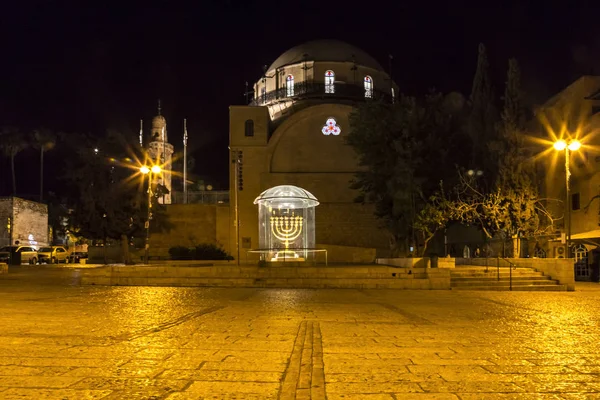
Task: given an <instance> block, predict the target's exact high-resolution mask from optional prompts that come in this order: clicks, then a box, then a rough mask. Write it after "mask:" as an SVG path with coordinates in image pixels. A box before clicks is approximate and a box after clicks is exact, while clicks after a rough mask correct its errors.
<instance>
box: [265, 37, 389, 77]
mask: <svg viewBox="0 0 600 400" xmlns="http://www.w3.org/2000/svg"><path fill="white" fill-rule="evenodd" d="M305 54H306V61H341V62H345V61H347V62H353V61H354V62H355V63H356V64H358V65H362V66H365V67H370V68H374V69H377V70H379V71H383V68H382V67H381V65H380V64H379V63H378V62H377V61H375V59H374V58H373V57H371V56H370V55H368V54H367V53H365V52H364V51H362V50H361V49H359V48H358V47H355V46H352V45H350V44H348V43H345V42H342V41H340V40H313V41H311V42H306V43H303V44H301V45H299V46H296V47H292V48H291V49H289V50H288V51H286V52H285V53H283V54H282V55H280V56H279V58H277V60H275V62H274V63H273V64H271V66H270V67H269V69H268V71H271V70H273V69H275V68H279V67H282V66H284V65H288V64H295V63H299V62H302V61H304V55H305Z"/></svg>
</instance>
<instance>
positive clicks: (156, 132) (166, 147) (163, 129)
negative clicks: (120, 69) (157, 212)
mask: <svg viewBox="0 0 600 400" xmlns="http://www.w3.org/2000/svg"><path fill="white" fill-rule="evenodd" d="M173 150H174V149H173V145H172V144H170V143H169V140H168V136H167V120H166V119H165V117H164V116H162V115H161V109H160V102H159V105H158V115H157V116H156V117H154V118H153V119H152V130H151V133H150V139H149V142H148V144H147V151H148V157H149V158H150V160H151V161H152V162H153V163H155V164H158V165H160V166H161V167H162V169H163V171H162V172H161V173H160V174H157V175H153V178H154V180H155V181H154V184H160V185H163V186H164V187H165V188H166V189H167V190H168V193H166V194H164V195H162V196H160V197H159V198H158V202H159V203H160V204H171V195H172V193H171V192H172V189H173V186H172V182H171V177H172V172H171V165H172V160H173Z"/></svg>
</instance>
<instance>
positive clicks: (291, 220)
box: [270, 214, 303, 261]
mask: <svg viewBox="0 0 600 400" xmlns="http://www.w3.org/2000/svg"><path fill="white" fill-rule="evenodd" d="M270 223H271V233H272V234H273V236H274V237H275V238H276V239H278V240H279V241H281V243H283V245H284V246H285V250H283V251H278V252H277V254H275V259H276V260H278V259H281V258H283V259H286V258H290V259H292V260H296V261H300V259H299V257H298V254H297V253H296V252H295V251H292V250H290V243H293V242H294V241H295V240H296V239H298V237H299V236H300V235H301V234H302V224H303V219H302V217H301V216H294V215H293V214H292V215H291V216H281V217H271V219H270Z"/></svg>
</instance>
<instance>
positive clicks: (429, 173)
mask: <svg viewBox="0 0 600 400" xmlns="http://www.w3.org/2000/svg"><path fill="white" fill-rule="evenodd" d="M449 103H451V102H448V101H447V99H446V98H445V97H444V96H442V95H441V94H437V93H432V94H430V95H428V96H426V97H425V98H423V99H420V100H418V99H416V98H413V97H408V96H400V97H399V98H398V101H397V102H396V103H395V104H394V105H390V104H384V103H377V102H367V103H365V104H363V105H360V106H359V107H358V108H357V109H356V111H355V112H353V113H352V114H351V115H350V125H351V132H350V133H349V134H348V136H347V137H346V142H347V143H348V144H349V145H350V146H352V147H353V148H354V150H355V152H356V153H357V155H358V160H359V165H360V166H361V167H363V170H362V171H360V172H358V173H357V174H356V175H355V178H354V180H353V182H352V185H351V187H352V188H353V189H357V190H358V191H359V193H360V195H359V197H358V198H357V201H359V202H363V203H373V204H374V205H375V215H376V216H377V217H378V218H379V219H380V220H381V221H382V222H383V223H384V225H385V227H386V228H387V230H388V231H389V232H390V238H391V240H390V242H391V247H392V251H393V253H394V254H395V255H396V254H400V253H404V254H407V253H408V248H409V246H414V247H415V249H418V248H419V242H420V240H419V232H418V231H417V230H416V227H415V220H416V216H417V214H418V213H419V211H420V209H421V208H422V207H423V206H424V204H425V203H426V201H427V199H428V198H429V196H430V195H431V194H433V192H434V191H435V189H436V188H437V184H436V183H432V182H439V181H440V180H444V179H446V178H447V179H448V181H451V178H450V177H448V175H447V174H448V170H449V168H447V166H446V165H447V164H448V163H450V164H453V163H460V160H461V158H460V157H461V151H464V146H460V143H461V138H460V135H461V132H460V130H459V129H457V127H458V126H461V124H457V123H456V121H455V120H456V119H457V114H458V113H456V111H455V110H454V112H452V111H451V110H452V108H451V107H448V104H449ZM454 150H456V151H454ZM455 157H456V158H455ZM450 170H451V169H450ZM418 252H419V253H421V252H422V251H418Z"/></svg>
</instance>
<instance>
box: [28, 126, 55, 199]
mask: <svg viewBox="0 0 600 400" xmlns="http://www.w3.org/2000/svg"><path fill="white" fill-rule="evenodd" d="M32 142H33V147H34V148H36V149H39V150H40V202H41V201H43V199H44V152H46V151H49V150H52V149H53V148H54V146H55V145H56V135H54V133H52V132H51V131H49V130H47V129H37V130H35V131H33V133H32Z"/></svg>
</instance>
